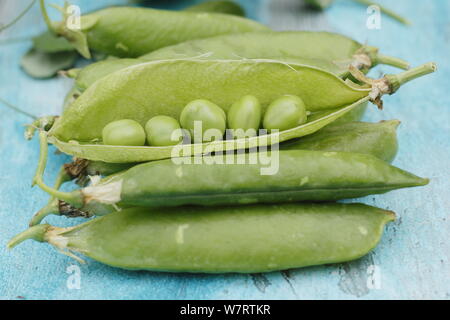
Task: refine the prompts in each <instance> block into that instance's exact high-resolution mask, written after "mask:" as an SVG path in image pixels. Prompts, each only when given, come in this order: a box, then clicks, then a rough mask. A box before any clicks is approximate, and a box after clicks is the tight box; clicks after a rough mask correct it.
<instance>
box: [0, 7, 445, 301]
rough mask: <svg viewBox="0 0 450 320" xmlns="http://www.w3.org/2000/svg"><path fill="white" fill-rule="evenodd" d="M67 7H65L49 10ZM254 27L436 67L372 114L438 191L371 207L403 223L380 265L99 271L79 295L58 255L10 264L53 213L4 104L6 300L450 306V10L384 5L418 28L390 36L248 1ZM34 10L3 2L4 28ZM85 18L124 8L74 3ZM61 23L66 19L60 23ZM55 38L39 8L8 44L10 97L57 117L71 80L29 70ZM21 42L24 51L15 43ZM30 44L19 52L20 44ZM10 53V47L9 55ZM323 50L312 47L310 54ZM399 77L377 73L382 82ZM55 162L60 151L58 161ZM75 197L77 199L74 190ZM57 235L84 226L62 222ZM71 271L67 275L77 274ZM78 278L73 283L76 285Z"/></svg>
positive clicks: (43, 249) (25, 255) (357, 11)
mask: <svg viewBox="0 0 450 320" xmlns="http://www.w3.org/2000/svg"><path fill="white" fill-rule="evenodd" d="M48 2H54V3H61V1H48ZM190 2H191V3H192V2H200V1H187V0H184V1H172V2H171V3H173V4H169V1H156V0H155V1H153V4H154V5H155V6H158V7H169V6H171V7H172V8H174V9H177V8H181V7H183V6H184V5H186V4H188V3H190ZM239 2H240V3H241V4H243V5H244V6H245V7H246V9H247V11H248V12H249V14H250V16H251V17H252V18H255V19H258V20H260V21H262V22H264V23H267V24H269V25H270V26H271V27H273V28H274V29H277V30H287V29H310V30H331V31H336V32H340V33H343V34H346V35H348V36H351V37H353V38H355V39H357V40H359V41H361V42H368V43H370V44H371V45H374V46H378V47H380V48H382V51H383V52H384V53H386V54H390V55H394V56H399V57H402V58H404V59H406V60H408V61H410V62H411V63H412V64H413V65H418V64H421V63H424V62H428V61H435V62H437V63H438V66H439V71H438V72H437V73H436V74H434V75H431V76H428V77H426V78H423V79H420V80H417V81H415V82H413V83H410V84H408V85H407V86H405V87H403V88H402V89H401V90H400V91H399V92H398V94H396V95H395V96H392V97H386V98H385V103H386V108H385V110H384V111H378V110H376V108H375V107H373V108H371V110H370V112H369V113H368V114H367V116H366V120H370V121H378V120H382V119H400V120H401V121H402V125H401V127H400V128H399V139H400V153H399V156H398V158H397V159H396V161H395V164H396V165H397V166H400V167H402V168H404V169H406V170H409V171H412V172H414V173H416V174H418V175H421V176H427V177H429V178H431V179H432V180H431V183H430V185H429V186H427V187H424V188H417V189H411V190H401V191H396V192H392V193H389V194H387V195H382V196H372V197H367V198H364V199H358V200H355V201H362V202H364V203H367V204H371V205H375V206H378V207H381V208H386V209H390V210H393V211H395V212H396V213H397V214H398V220H397V222H395V223H393V224H391V225H390V226H388V227H387V230H386V233H385V235H384V237H383V239H382V241H381V243H380V245H379V246H378V247H377V248H376V250H374V251H373V252H372V253H371V254H369V255H368V256H366V257H364V258H363V259H360V260H358V261H354V262H351V263H345V264H339V265H330V266H321V267H313V268H305V269H299V270H291V271H289V272H284V273H281V272H273V273H269V274H264V275H189V274H164V273H152V272H130V271H123V270H118V269H114V268H110V267H107V266H104V265H102V264H100V263H96V262H94V261H89V263H88V264H87V265H82V266H80V271H81V275H80V279H81V282H80V285H81V288H80V289H70V288H71V286H70V285H69V286H68V285H67V283H68V281H69V282H70V281H71V280H72V279H73V278H71V277H70V274H69V273H70V272H71V269H70V268H69V267H70V266H72V265H77V263H76V262H74V261H73V260H72V259H70V258H69V257H66V256H63V255H60V254H58V253H57V252H56V251H55V250H54V249H53V248H51V247H50V246H48V245H44V244H40V243H36V242H31V241H29V242H26V243H25V244H23V245H21V246H19V247H18V248H17V249H15V250H14V251H11V252H8V251H7V250H6V248H5V246H6V242H7V241H8V239H10V238H11V237H12V236H13V235H15V234H16V233H18V232H20V231H23V230H24V229H25V228H26V226H27V223H28V221H29V218H30V216H31V215H32V213H33V212H35V211H36V210H38V209H39V208H40V207H41V206H43V205H44V204H45V203H46V201H47V196H46V194H45V193H44V192H42V191H40V190H39V189H38V188H33V189H32V188H31V186H30V184H31V178H32V176H33V173H34V170H35V166H36V161H37V158H38V144H37V141H36V140H34V141H32V142H26V141H25V140H24V139H23V125H24V124H26V123H28V122H29V121H30V119H29V118H27V117H26V116H24V115H21V114H18V113H16V112H14V111H12V110H10V109H8V108H6V107H5V106H4V105H1V104H0V115H1V122H0V123H1V125H0V225H1V228H0V298H2V299H241V298H243V299H357V298H363V299H384V298H386V299H423V298H428V299H437V298H449V297H450V280H449V279H450V277H449V276H450V243H449V241H448V235H449V234H450V224H449V216H448V215H449V210H450V204H449V201H450V200H449V199H450V196H449V190H450V182H449V180H450V173H449V160H450V139H449V138H450V98H449V95H448V90H449V84H450V63H449V56H450V27H449V26H450V18H449V17H450V2H449V1H446V0H429V1H422V0H397V1H388V0H383V1H382V0H380V1H379V2H380V3H382V4H384V5H386V6H389V7H390V8H392V9H394V10H396V11H398V12H400V13H402V14H403V15H404V16H406V17H407V18H409V19H410V20H411V21H413V25H412V26H410V27H405V26H402V25H400V24H398V23H396V22H395V21H392V20H391V19H389V18H386V17H383V18H382V26H381V29H380V30H369V29H367V28H366V19H367V14H366V10H365V8H364V7H361V5H358V4H355V3H352V2H351V1H344V0H342V1H336V3H335V4H334V5H333V7H332V8H330V9H329V10H327V11H326V12H325V13H312V12H310V11H305V8H304V6H303V3H302V1H301V0H272V1H270V0H259V1H257V0H241V1H239ZM27 3H28V0H27V1H25V0H20V1H16V0H4V1H1V2H0V22H3V23H5V22H7V21H10V20H11V19H12V18H13V17H14V16H16V15H17V13H18V12H20V10H21V8H23V7H25V6H26V4H27ZM74 3H75V4H81V7H82V9H83V10H84V11H88V10H91V9H95V8H98V7H102V6H105V5H110V4H124V3H126V1H120V0H114V1H113V0H111V1H107V0H104V1H83V0H80V1H74ZM54 17H56V16H54ZM43 30H45V26H44V24H43V22H42V20H41V17H40V15H39V11H38V8H37V7H35V8H34V9H33V10H32V11H31V12H30V13H28V14H27V15H26V17H25V18H24V19H23V20H21V21H20V22H19V23H17V25H15V26H14V27H13V28H11V29H9V30H7V31H4V32H3V33H0V97H1V98H3V99H5V100H7V101H9V102H10V103H12V104H14V105H17V106H20V107H22V108H23V109H25V110H26V111H27V112H30V113H32V114H35V115H45V114H57V113H59V112H60V108H61V104H62V100H63V97H64V95H65V93H66V92H67V90H68V89H69V87H70V86H71V80H68V79H63V78H56V79H52V80H45V81H38V80H33V79H31V78H29V77H27V76H26V75H25V74H24V73H23V72H22V71H21V69H20V67H19V61H20V58H21V56H22V55H23V54H24V53H25V52H26V50H27V49H28V48H29V47H30V42H29V41H26V40H23V39H22V40H21V38H23V37H30V36H32V35H36V34H38V33H39V32H40V31H43ZM11 39H16V40H18V41H17V42H12V41H11ZM19 40H20V41H19ZM5 42H7V43H8V44H6V43H5ZM312 45H313V44H312ZM392 71H396V70H394V69H391V68H388V67H378V68H377V69H376V70H374V71H373V72H372V75H373V76H379V75H380V74H381V73H384V72H392ZM52 150H54V149H52ZM68 160H69V158H68V157H66V156H62V155H53V154H52V155H51V156H50V158H49V164H48V169H47V173H46V176H45V178H46V179H47V181H52V179H54V178H55V175H56V173H57V170H58V168H59V166H60V165H61V164H63V163H64V162H66V161H68ZM66 188H70V186H67V187H66ZM48 222H50V223H52V224H55V225H58V226H68V225H73V224H77V223H80V222H81V220H77V221H74V220H71V221H68V220H67V219H64V218H60V217H52V218H49V219H48ZM68 268H69V269H68ZM68 272H69V273H68Z"/></svg>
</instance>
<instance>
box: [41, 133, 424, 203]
mask: <svg viewBox="0 0 450 320" xmlns="http://www.w3.org/2000/svg"><path fill="white" fill-rule="evenodd" d="M40 136H41V149H42V151H43V152H42V154H41V159H40V161H39V166H38V170H37V172H36V176H35V178H34V183H36V184H37V185H38V186H39V187H41V188H42V189H43V190H44V191H46V192H48V193H49V194H50V195H52V196H54V197H55V198H58V199H59V200H63V201H65V202H67V203H69V204H70V205H72V206H74V207H75V208H78V209H81V210H82V211H84V212H86V211H87V210H85V209H84V207H85V206H86V205H96V204H99V205H107V206H116V205H118V206H145V207H158V206H182V205H203V206H217V205H233V204H253V203H259V202H264V203H281V202H297V201H335V200H340V199H349V198H358V197H363V196H367V195H370V194H382V193H386V192H389V191H392V190H395V189H400V188H408V187H416V186H424V185H426V184H428V182H429V180H428V179H423V178H419V177H417V176H415V175H413V174H411V173H408V172H406V171H403V170H401V169H399V168H396V167H393V166H391V165H389V164H388V163H386V162H384V161H382V160H380V159H377V158H375V157H373V156H369V155H366V154H356V153H347V152H323V151H299V150H290V151H279V152H276V151H273V152H258V153H247V154H245V153H244V154H238V155H234V154H231V155H228V158H227V155H215V156H204V157H190V158H188V157H185V158H178V159H177V158H174V159H168V160H162V161H153V162H147V163H144V164H140V165H137V166H134V167H132V168H130V169H128V170H126V171H123V172H121V173H119V174H117V175H114V176H112V177H108V178H105V180H103V181H99V182H97V183H96V184H94V185H92V186H88V187H86V188H83V189H80V190H75V191H72V192H61V191H58V190H55V189H53V188H50V187H48V186H47V185H45V183H44V182H43V180H42V175H43V171H44V168H45V162H46V159H47V142H46V134H45V133H44V132H41V133H40Z"/></svg>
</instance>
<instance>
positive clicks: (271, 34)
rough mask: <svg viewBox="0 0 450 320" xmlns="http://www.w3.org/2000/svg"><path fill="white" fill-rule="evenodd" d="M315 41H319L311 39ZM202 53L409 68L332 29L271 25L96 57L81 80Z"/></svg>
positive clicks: (340, 66) (341, 67)
mask: <svg viewBox="0 0 450 320" xmlns="http://www.w3.org/2000/svg"><path fill="white" fill-rule="evenodd" d="M311 44H314V45H311ZM195 57H202V59H208V60H214V59H232V60H236V59H275V60H281V61H284V62H286V63H296V64H306V65H311V66H314V67H318V68H321V69H324V70H327V71H329V72H332V73H334V74H336V75H338V76H340V77H345V76H348V75H349V71H348V69H349V66H350V65H353V66H355V67H357V68H358V69H362V70H368V69H370V68H372V67H375V66H376V65H378V64H388V65H392V66H395V67H398V68H402V69H408V68H409V64H408V63H407V62H405V61H403V60H401V59H398V58H394V57H389V56H386V55H383V54H381V53H379V52H378V49H377V48H374V47H370V46H365V45H363V44H361V43H359V42H357V41H355V40H353V39H351V38H348V37H346V36H343V35H340V34H337V33H330V32H309V31H283V32H275V31H267V32H248V33H241V34H231V35H222V36H216V37H211V38H207V39H199V40H191V41H187V42H183V43H180V44H177V45H173V46H169V47H165V48H161V49H159V50H156V51H153V52H151V53H149V54H146V55H144V56H141V57H140V58H138V59H117V60H108V61H100V62H96V63H93V64H91V65H89V66H87V67H85V68H83V69H81V70H79V71H77V72H76V86H77V88H79V89H80V90H85V89H87V88H88V87H89V86H91V85H92V84H93V83H94V82H95V81H97V80H98V79H101V78H103V77H104V76H106V75H108V74H110V73H112V72H114V71H117V70H120V69H123V68H126V67H128V66H131V65H135V64H139V63H142V62H143V61H155V60H167V59H181V58H195Z"/></svg>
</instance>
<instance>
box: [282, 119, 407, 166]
mask: <svg viewBox="0 0 450 320" xmlns="http://www.w3.org/2000/svg"><path fill="white" fill-rule="evenodd" d="M399 124H400V121H398V120H391V121H382V122H379V123H367V122H349V123H344V124H339V125H334V124H333V125H330V126H328V127H325V128H323V129H322V130H320V131H318V132H316V133H314V134H312V135H310V136H307V137H303V138H301V139H294V140H290V141H286V142H285V143H283V144H282V145H281V146H280V149H281V150H326V151H344V152H356V153H364V154H370V155H373V156H375V157H377V158H379V159H382V160H384V161H387V162H391V161H392V160H394V158H395V155H396V154H397V151H398V142H397V134H396V129H397V127H398V125H399Z"/></svg>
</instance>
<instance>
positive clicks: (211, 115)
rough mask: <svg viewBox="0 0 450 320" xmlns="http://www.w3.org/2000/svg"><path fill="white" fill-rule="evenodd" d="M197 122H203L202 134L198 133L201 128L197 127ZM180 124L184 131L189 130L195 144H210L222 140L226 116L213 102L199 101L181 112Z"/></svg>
mask: <svg viewBox="0 0 450 320" xmlns="http://www.w3.org/2000/svg"><path fill="white" fill-rule="evenodd" d="M196 122H201V130H202V131H201V132H199V131H198V130H199V129H200V127H196ZM180 123H181V126H182V127H183V128H184V129H187V130H189V132H190V133H191V135H192V137H193V138H194V142H210V141H214V140H220V139H221V138H222V136H223V134H224V133H225V128H226V114H225V112H224V111H223V110H222V108H220V107H219V106H218V105H216V104H214V103H212V102H211V101H208V100H202V99H199V100H194V101H192V102H190V103H188V104H187V105H186V107H185V108H184V109H183V111H182V112H181V115H180ZM194 129H196V130H194ZM208 130H210V131H208ZM207 131H208V132H207ZM199 135H201V137H200V136H199ZM199 140H200V141H199Z"/></svg>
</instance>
